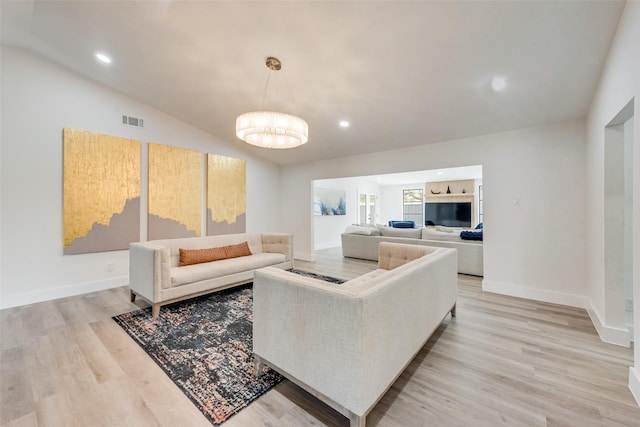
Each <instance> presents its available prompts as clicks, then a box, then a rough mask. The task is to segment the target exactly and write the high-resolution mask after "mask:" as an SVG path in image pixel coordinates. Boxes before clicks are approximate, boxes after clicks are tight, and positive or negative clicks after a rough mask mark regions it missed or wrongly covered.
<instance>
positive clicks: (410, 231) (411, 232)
mask: <svg viewBox="0 0 640 427" xmlns="http://www.w3.org/2000/svg"><path fill="white" fill-rule="evenodd" d="M380 234H381V235H383V236H387V237H410V238H413V239H419V238H421V237H422V229H420V228H392V227H380Z"/></svg>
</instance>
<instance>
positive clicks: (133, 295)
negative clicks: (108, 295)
mask: <svg viewBox="0 0 640 427" xmlns="http://www.w3.org/2000/svg"><path fill="white" fill-rule="evenodd" d="M130 292H131V302H135V301H136V294H135V293H134V292H133V291H130Z"/></svg>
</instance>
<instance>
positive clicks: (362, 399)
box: [253, 243, 457, 426]
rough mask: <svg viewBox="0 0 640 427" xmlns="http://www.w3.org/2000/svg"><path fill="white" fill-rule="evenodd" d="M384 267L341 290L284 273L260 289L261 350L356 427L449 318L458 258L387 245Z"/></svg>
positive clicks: (265, 359) (257, 329)
mask: <svg viewBox="0 0 640 427" xmlns="http://www.w3.org/2000/svg"><path fill="white" fill-rule="evenodd" d="M379 251H380V255H379V257H378V258H379V259H378V269H377V270H375V271H372V272H370V273H368V274H365V275H363V276H360V277H357V278H355V279H352V280H349V281H347V282H345V283H343V284H342V285H336V284H333V283H328V282H324V281H322V280H317V279H313V278H309V277H304V276H301V275H298V274H295V273H292V272H288V271H282V270H278V269H275V268H270V267H267V268H263V269H260V270H257V271H256V273H255V278H254V282H253V304H254V308H253V319H254V321H253V351H254V354H255V358H256V373H258V374H259V373H260V372H261V369H262V364H267V365H268V366H270V367H271V368H273V369H275V370H276V371H278V372H280V373H281V374H283V375H284V376H285V377H287V378H289V379H290V380H292V381H293V382H295V383H296V384H298V385H299V386H301V387H302V388H304V389H305V390H307V391H308V392H310V393H311V394H313V395H314V396H316V397H318V398H320V399H321V400H322V401H324V402H325V403H327V404H328V405H330V406H332V407H333V408H335V409H336V410H337V411H339V412H340V413H342V414H343V415H345V416H347V417H348V418H349V419H350V420H351V425H352V426H364V425H365V420H366V415H367V414H368V413H369V411H370V410H371V409H372V408H373V407H374V406H375V405H376V403H377V402H378V401H379V400H380V398H381V397H382V396H383V395H384V393H385V392H386V391H387V390H388V389H389V387H390V386H391V385H392V384H393V383H394V381H395V380H396V379H397V378H398V377H399V376H400V374H401V373H402V371H403V370H404V369H405V368H406V367H407V366H408V364H409V363H410V362H411V360H412V359H413V358H414V357H415V355H416V354H417V353H418V352H419V351H420V349H421V348H422V347H423V346H424V344H425V343H426V342H427V340H428V339H429V337H430V336H431V335H432V334H433V332H434V331H435V330H436V329H437V328H438V326H439V325H440V323H441V321H442V320H443V319H444V318H445V317H446V316H447V314H448V313H449V312H451V313H452V315H455V304H456V292H457V273H456V255H457V254H456V251H454V250H453V249H447V248H435V247H427V246H418V245H405V244H396V243H381V244H380V246H379Z"/></svg>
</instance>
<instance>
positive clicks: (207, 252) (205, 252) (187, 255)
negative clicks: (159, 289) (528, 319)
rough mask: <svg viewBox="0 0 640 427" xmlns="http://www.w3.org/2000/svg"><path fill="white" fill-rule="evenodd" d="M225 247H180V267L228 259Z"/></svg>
mask: <svg viewBox="0 0 640 427" xmlns="http://www.w3.org/2000/svg"><path fill="white" fill-rule="evenodd" d="M226 258H227V254H226V252H225V250H224V248H208V249H180V267H184V266H185V265H191V264H200V263H202V262H210V261H218V260H221V259H226Z"/></svg>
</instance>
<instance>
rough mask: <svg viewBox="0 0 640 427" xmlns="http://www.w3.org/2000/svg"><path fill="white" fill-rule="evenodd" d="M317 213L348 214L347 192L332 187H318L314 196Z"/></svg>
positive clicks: (314, 208) (314, 207)
mask: <svg viewBox="0 0 640 427" xmlns="http://www.w3.org/2000/svg"><path fill="white" fill-rule="evenodd" d="M313 212H314V214H315V215H346V214H347V192H346V191H345V190H339V189H337V190H334V189H330V188H316V189H315V194H314V197H313Z"/></svg>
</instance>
